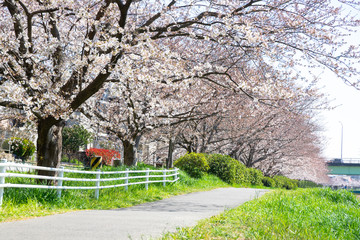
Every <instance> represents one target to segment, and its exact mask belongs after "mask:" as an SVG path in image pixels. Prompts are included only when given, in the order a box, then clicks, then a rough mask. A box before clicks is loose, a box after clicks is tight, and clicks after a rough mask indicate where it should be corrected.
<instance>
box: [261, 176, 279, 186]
mask: <svg viewBox="0 0 360 240" xmlns="http://www.w3.org/2000/svg"><path fill="white" fill-rule="evenodd" d="M262 183H263V185H264V186H265V187H276V182H275V180H274V179H272V178H271V177H263V179H262Z"/></svg>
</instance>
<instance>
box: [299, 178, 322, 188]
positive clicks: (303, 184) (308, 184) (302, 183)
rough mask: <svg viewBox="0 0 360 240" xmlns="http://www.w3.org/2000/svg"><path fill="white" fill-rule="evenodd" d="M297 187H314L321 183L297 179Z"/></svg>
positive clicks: (319, 185)
mask: <svg viewBox="0 0 360 240" xmlns="http://www.w3.org/2000/svg"><path fill="white" fill-rule="evenodd" d="M298 187H299V188H316V187H323V185H321V184H317V183H315V182H312V181H309V180H300V181H298Z"/></svg>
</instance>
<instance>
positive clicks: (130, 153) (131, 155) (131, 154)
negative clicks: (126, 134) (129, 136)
mask: <svg viewBox="0 0 360 240" xmlns="http://www.w3.org/2000/svg"><path fill="white" fill-rule="evenodd" d="M122 143H123V146H124V165H126V166H134V165H135V164H136V160H135V151H134V144H132V143H131V142H130V141H128V140H124V141H122Z"/></svg>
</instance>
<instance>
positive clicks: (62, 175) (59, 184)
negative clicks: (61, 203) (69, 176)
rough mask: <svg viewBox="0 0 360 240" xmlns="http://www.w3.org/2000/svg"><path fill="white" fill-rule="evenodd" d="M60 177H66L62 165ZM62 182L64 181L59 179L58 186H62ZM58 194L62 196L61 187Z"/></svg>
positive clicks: (59, 196)
mask: <svg viewBox="0 0 360 240" xmlns="http://www.w3.org/2000/svg"><path fill="white" fill-rule="evenodd" d="M59 177H60V178H62V177H64V167H60V171H59ZM62 183H63V180H62V179H59V180H58V182H57V186H58V187H62ZM57 196H58V198H61V189H58V190H57Z"/></svg>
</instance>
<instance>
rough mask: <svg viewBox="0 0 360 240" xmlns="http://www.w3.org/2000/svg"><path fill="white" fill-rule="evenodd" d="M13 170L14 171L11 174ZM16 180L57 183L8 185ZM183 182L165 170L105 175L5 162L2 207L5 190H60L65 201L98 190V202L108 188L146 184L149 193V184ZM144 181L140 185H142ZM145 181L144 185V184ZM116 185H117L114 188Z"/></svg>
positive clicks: (0, 176) (0, 180) (0, 167)
mask: <svg viewBox="0 0 360 240" xmlns="http://www.w3.org/2000/svg"><path fill="white" fill-rule="evenodd" d="M20 168H22V169H24V168H25V169H28V170H29V173H14V172H13V171H11V170H12V169H16V170H18V169H20ZM9 170H10V171H9ZM30 170H46V171H55V172H58V175H57V176H56V177H50V176H42V175H36V174H31V173H30ZM64 173H77V174H88V175H95V178H71V177H64ZM115 174H116V175H121V176H120V177H114V178H101V176H102V175H115ZM9 177H16V178H28V179H42V180H51V181H56V183H57V184H56V186H48V185H38V184H14V183H6V181H5V180H6V178H9ZM178 179H179V177H178V169H177V168H175V169H170V170H167V169H163V170H150V169H146V170H129V169H126V170H125V171H112V172H102V171H100V170H97V171H78V170H71V169H65V168H64V167H61V168H48V167H39V166H31V165H24V164H19V163H10V162H7V161H6V160H5V159H2V160H0V206H1V205H2V200H3V195H4V189H5V188H39V189H56V190H57V195H58V197H59V198H60V197H61V191H62V190H67V189H79V190H95V198H96V199H98V198H99V191H100V189H105V188H116V187H125V189H126V190H127V189H128V186H130V185H137V184H145V189H146V190H147V189H148V186H149V184H151V183H162V184H163V186H165V185H166V183H172V182H176V181H177V180H178ZM138 180H140V181H138ZM141 180H142V181H141ZM66 181H71V182H93V183H94V185H93V186H64V182H66ZM106 182H111V184H110V185H106ZM114 182H115V184H114Z"/></svg>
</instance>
